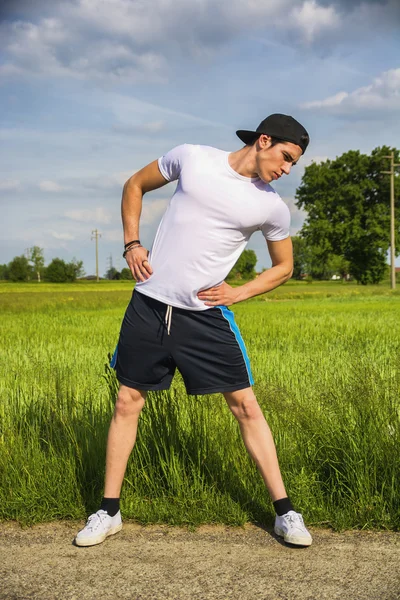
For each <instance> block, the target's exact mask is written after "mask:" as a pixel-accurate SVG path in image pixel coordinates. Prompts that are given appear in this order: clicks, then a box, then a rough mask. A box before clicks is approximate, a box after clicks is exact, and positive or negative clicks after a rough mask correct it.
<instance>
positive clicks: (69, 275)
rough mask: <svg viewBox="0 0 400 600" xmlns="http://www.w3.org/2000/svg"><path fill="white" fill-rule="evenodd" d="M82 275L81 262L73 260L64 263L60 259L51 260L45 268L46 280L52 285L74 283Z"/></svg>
mask: <svg viewBox="0 0 400 600" xmlns="http://www.w3.org/2000/svg"><path fill="white" fill-rule="evenodd" d="M82 273H83V262H82V261H81V260H80V261H77V260H76V259H75V258H74V259H73V260H72V261H71V262H69V263H66V262H65V261H64V260H62V259H61V258H53V260H52V261H51V263H50V264H49V265H48V267H47V268H46V279H47V281H51V282H52V283H65V282H67V281H75V280H76V278H77V277H78V276H81V274H82Z"/></svg>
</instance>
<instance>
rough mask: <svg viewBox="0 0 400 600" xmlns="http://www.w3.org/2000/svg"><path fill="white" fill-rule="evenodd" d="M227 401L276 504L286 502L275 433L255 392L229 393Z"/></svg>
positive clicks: (244, 390)
mask: <svg viewBox="0 0 400 600" xmlns="http://www.w3.org/2000/svg"><path fill="white" fill-rule="evenodd" d="M224 397H225V400H226V401H227V403H228V406H229V408H230V410H231V411H232V413H233V415H234V416H235V417H236V419H237V420H238V423H239V427H240V431H241V434H242V438H243V442H244V445H245V446H246V448H247V451H248V452H249V454H250V456H251V457H252V459H253V460H254V462H255V463H256V465H257V468H258V470H259V472H260V474H261V476H262V478H263V480H264V483H265V485H266V487H267V489H268V491H269V494H270V496H271V499H272V502H275V501H276V500H280V499H281V498H286V496H287V494H286V490H285V486H284V484H283V480H282V475H281V471H280V468H279V463H278V457H277V454H276V448H275V443H274V440H273V438H272V434H271V430H270V428H269V426H268V423H267V421H266V420H265V417H264V415H263V413H262V411H261V408H260V406H259V404H258V402H257V399H256V397H255V395H254V392H253V390H252V388H251V387H249V388H245V389H243V390H238V391H236V392H226V393H225V394H224Z"/></svg>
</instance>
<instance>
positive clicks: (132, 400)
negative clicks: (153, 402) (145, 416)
mask: <svg viewBox="0 0 400 600" xmlns="http://www.w3.org/2000/svg"><path fill="white" fill-rule="evenodd" d="M145 400H146V393H145V392H143V391H140V390H136V389H134V388H129V387H127V386H125V385H121V387H120V389H119V392H118V397H117V401H116V403H115V409H114V416H115V417H122V418H124V417H131V416H135V415H137V414H139V413H140V411H141V410H142V408H143V406H144V403H145Z"/></svg>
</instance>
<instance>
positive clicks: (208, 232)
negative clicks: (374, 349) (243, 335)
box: [136, 144, 290, 310]
mask: <svg viewBox="0 0 400 600" xmlns="http://www.w3.org/2000/svg"><path fill="white" fill-rule="evenodd" d="M228 156H229V152H224V151H223V150H218V149H216V148H212V147H210V146H194V145H190V144H184V145H182V146H177V147H176V148H174V149H172V150H171V151H170V152H168V153H167V154H166V155H165V156H163V157H161V158H160V159H159V160H158V165H159V169H160V171H161V174H162V175H163V177H165V179H167V181H175V180H178V185H177V188H176V190H175V193H174V195H173V196H172V198H171V200H170V202H169V204H168V207H167V209H166V211H165V213H164V216H163V218H162V220H161V223H160V225H159V227H158V230H157V233H156V236H155V239H154V242H153V246H152V248H151V251H150V256H149V262H150V264H151V267H152V269H153V274H152V275H151V276H150V277H149V279H147V280H146V281H143V282H139V283H137V284H136V288H137V290H138V291H139V292H140V293H142V294H145V295H146V296H150V297H151V298H155V299H156V300H160V301H161V302H164V303H165V304H169V305H171V306H176V307H179V308H186V309H190V310H207V309H208V308H209V307H207V306H205V304H204V302H202V301H201V300H199V299H198V298H197V293H198V292H199V291H200V290H204V289H207V288H209V287H212V286H215V285H219V284H220V283H222V282H223V281H224V279H225V277H226V276H227V275H228V273H229V271H230V270H231V269H232V267H233V266H234V264H235V263H236V261H237V259H238V258H239V256H240V254H241V253H242V251H243V250H244V248H245V246H246V244H247V242H248V240H249V238H250V236H251V235H252V234H253V233H254V232H255V231H257V230H261V231H262V233H263V235H264V237H265V238H266V239H267V240H271V241H279V240H283V239H285V238H287V237H288V236H289V225H290V213H289V209H288V207H287V206H286V204H285V203H284V202H283V200H282V199H281V197H280V196H279V195H278V194H277V193H276V192H275V190H274V189H273V188H272V187H271V186H270V185H269V184H267V183H264V182H263V181H262V180H261V179H260V178H258V177H257V178H249V177H243V176H242V175H239V173H237V172H236V171H234V170H233V169H232V168H231V166H230V165H229V162H228Z"/></svg>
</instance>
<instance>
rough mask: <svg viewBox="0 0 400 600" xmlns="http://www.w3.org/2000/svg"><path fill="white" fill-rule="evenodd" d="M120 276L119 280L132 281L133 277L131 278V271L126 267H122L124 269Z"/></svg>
mask: <svg viewBox="0 0 400 600" xmlns="http://www.w3.org/2000/svg"><path fill="white" fill-rule="evenodd" d="M120 275H121V279H133V276H132V273H131V270H130V269H128V267H124V268H123V269H122V270H121V273H120Z"/></svg>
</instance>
